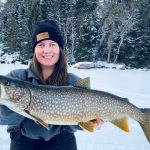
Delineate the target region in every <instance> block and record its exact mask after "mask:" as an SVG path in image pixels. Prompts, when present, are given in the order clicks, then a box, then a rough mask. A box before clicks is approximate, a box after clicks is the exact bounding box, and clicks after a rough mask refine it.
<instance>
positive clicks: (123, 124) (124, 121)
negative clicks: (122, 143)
mask: <svg viewBox="0 0 150 150" xmlns="http://www.w3.org/2000/svg"><path fill="white" fill-rule="evenodd" d="M111 123H112V124H114V125H115V126H117V127H119V128H120V129H122V130H123V131H125V132H129V131H130V130H129V125H128V118H127V117H123V118H120V119H116V120H112V121H111Z"/></svg>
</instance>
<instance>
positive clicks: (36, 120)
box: [24, 110, 49, 129]
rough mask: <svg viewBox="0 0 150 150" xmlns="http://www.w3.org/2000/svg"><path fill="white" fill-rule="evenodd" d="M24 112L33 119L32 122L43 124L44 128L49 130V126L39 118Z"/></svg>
mask: <svg viewBox="0 0 150 150" xmlns="http://www.w3.org/2000/svg"><path fill="white" fill-rule="evenodd" d="M24 112H25V113H26V114H27V115H29V118H31V119H32V120H34V121H35V122H36V123H39V124H41V125H42V126H43V127H45V128H47V129H49V128H48V124H47V123H45V122H44V121H43V120H41V119H39V118H38V117H36V116H34V115H31V114H30V113H29V112H28V111H27V110H24Z"/></svg>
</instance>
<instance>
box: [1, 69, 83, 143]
mask: <svg viewBox="0 0 150 150" xmlns="http://www.w3.org/2000/svg"><path fill="white" fill-rule="evenodd" d="M7 76H8V77H13V78H17V79H21V80H23V81H27V82H31V83H33V84H36V85H37V84H41V83H40V80H39V79H38V78H37V77H36V76H35V75H34V74H33V72H32V71H31V70H30V69H29V68H28V69H17V70H13V71H11V72H10V73H9V74H7ZM79 80H80V78H79V77H78V76H76V75H74V74H71V73H68V82H69V84H70V85H73V84H74V83H75V82H78V81H79ZM0 124H1V125H8V129H7V131H8V132H14V131H16V130H18V129H19V130H21V132H22V134H23V135H24V136H27V137H29V138H32V139H44V140H45V141H48V140H50V139H51V138H52V137H54V136H55V135H57V134H59V133H60V132H61V131H63V130H67V131H68V132H72V133H74V132H75V131H76V130H77V129H79V130H81V128H80V127H79V126H70V125H69V126H68V125H63V126H60V125H50V124H49V130H47V129H46V128H44V127H43V126H41V125H40V124H37V123H36V122H34V121H33V120H31V119H28V118H26V117H24V116H21V115H19V114H17V113H15V112H13V111H12V110H10V109H8V108H7V107H6V106H4V105H0Z"/></svg>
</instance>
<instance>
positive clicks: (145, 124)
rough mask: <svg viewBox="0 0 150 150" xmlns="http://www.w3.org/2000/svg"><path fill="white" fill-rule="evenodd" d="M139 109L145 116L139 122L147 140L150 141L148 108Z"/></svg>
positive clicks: (149, 114) (149, 113) (149, 112)
mask: <svg viewBox="0 0 150 150" xmlns="http://www.w3.org/2000/svg"><path fill="white" fill-rule="evenodd" d="M141 111H142V112H144V113H145V115H146V117H145V120H144V122H140V123H139V124H140V126H141V127H142V129H143V131H144V134H145V136H146V138H147V140H148V141H149V143H150V109H149V108H144V109H141Z"/></svg>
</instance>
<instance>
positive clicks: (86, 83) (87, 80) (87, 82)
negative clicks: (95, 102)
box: [73, 77, 91, 89]
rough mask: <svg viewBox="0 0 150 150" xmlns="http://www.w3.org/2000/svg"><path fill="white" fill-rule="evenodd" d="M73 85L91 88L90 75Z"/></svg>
mask: <svg viewBox="0 0 150 150" xmlns="http://www.w3.org/2000/svg"><path fill="white" fill-rule="evenodd" d="M73 86H75V87H81V88H87V89H90V88H91V85H90V77H86V78H84V79H81V80H80V81H79V82H77V83H75V84H74V85H73Z"/></svg>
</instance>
